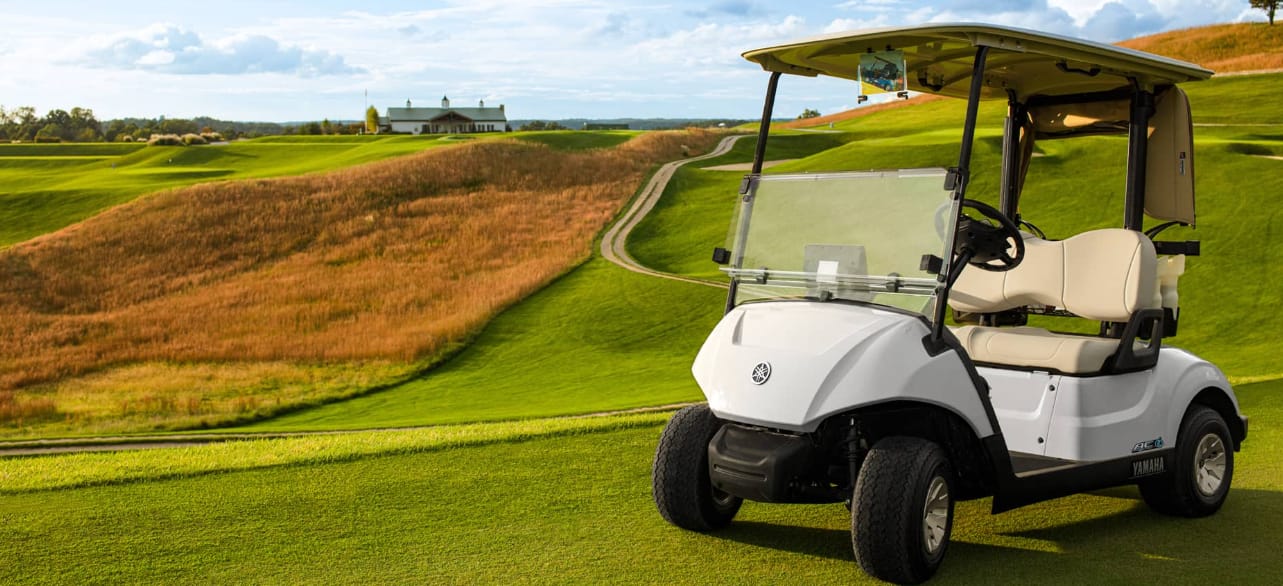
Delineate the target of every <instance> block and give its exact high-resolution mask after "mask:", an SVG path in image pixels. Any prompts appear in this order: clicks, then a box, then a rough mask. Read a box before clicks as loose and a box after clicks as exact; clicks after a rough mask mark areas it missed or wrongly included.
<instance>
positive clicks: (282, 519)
mask: <svg viewBox="0 0 1283 586" xmlns="http://www.w3.org/2000/svg"><path fill="white" fill-rule="evenodd" d="M1240 399H1241V401H1242V403H1243V408H1244V410H1245V411H1246V412H1247V413H1248V414H1249V415H1251V417H1252V430H1251V435H1250V436H1249V438H1248V441H1247V442H1246V444H1245V447H1244V451H1242V452H1240V453H1238V454H1237V457H1236V470H1235V480H1234V489H1233V491H1232V492H1231V493H1230V496H1229V500H1228V501H1227V502H1226V504H1225V506H1224V508H1223V509H1222V510H1221V511H1220V512H1219V513H1217V514H1216V515H1214V516H1212V517H1208V518H1205V519H1177V518H1170V517H1164V516H1160V515H1157V514H1155V513H1152V512H1150V511H1149V510H1148V509H1147V508H1146V507H1145V506H1144V504H1143V503H1141V502H1140V501H1139V500H1138V495H1137V492H1136V490H1135V489H1134V488H1130V487H1125V488H1118V489H1111V490H1107V491H1101V492H1098V493H1094V494H1086V495H1077V496H1071V497H1067V498H1064V499H1059V500H1055V501H1050V502H1046V503H1041V504H1037V505H1033V506H1029V507H1026V508H1023V509H1018V510H1016V511H1012V512H1008V513H1004V514H1002V515H998V516H991V515H990V514H989V511H988V507H989V501H988V499H984V500H979V501H971V502H966V503H960V504H959V505H958V507H957V512H956V517H955V524H954V528H953V543H952V546H951V548H950V553H949V557H948V559H947V560H946V562H945V564H944V566H943V567H942V568H941V570H940V572H939V574H937V576H936V579H935V581H934V582H933V583H938V584H955V583H957V584H992V583H995V582H1001V583H1062V584H1063V583H1092V584H1097V583H1110V584H1135V583H1197V582H1212V583H1233V584H1270V583H1276V579H1277V577H1278V576H1279V575H1280V572H1283V560H1280V558H1279V557H1278V554H1277V552H1276V551H1275V548H1273V547H1272V546H1271V545H1270V544H1271V541H1270V538H1269V537H1268V536H1270V535H1273V534H1274V532H1275V525H1276V523H1277V520H1278V519H1279V518H1281V517H1283V480H1281V478H1283V475H1280V471H1281V468H1283V458H1280V456H1279V455H1278V454H1279V452H1280V451H1279V448H1280V447H1283V445H1280V442H1283V433H1280V431H1279V430H1280V429H1283V428H1281V427H1280V426H1283V382H1280V381H1274V382H1269V383H1260V384H1257V385H1252V386H1245V387H1243V388H1241V389H1240ZM664 416H665V415H664V414H648V415H633V416H624V417H620V418H618V419H617V420H615V421H610V420H602V421H601V422H599V421H597V420H596V419H584V420H570V422H571V423H567V424H565V425H570V426H575V425H580V424H581V423H580V422H584V423H582V425H584V427H582V428H579V429H578V430H574V431H572V430H564V431H560V432H553V433H548V434H541V433H540V432H538V431H533V432H531V433H530V435H529V436H526V437H508V438H505V439H500V438H493V440H481V441H476V442H469V441H458V442H456V443H453V444H449V443H447V444H445V445H437V446H435V447H433V446H429V445H427V444H424V445H422V446H420V447H416V448H404V447H402V446H396V447H391V446H384V447H379V448H375V449H372V450H369V451H366V452H363V453H362V455H361V456H357V457H356V459H353V458H352V457H349V456H343V457H337V458H334V459H332V460H330V459H327V457H325V456H319V455H318V456H317V458H316V459H315V460H313V461H316V460H319V461H320V462H321V463H316V464H314V465H281V464H268V466H269V467H266V468H256V469H249V470H240V471H234V472H228V473H222V474H209V473H203V474H201V475H198V476H190V475H188V474H176V475H175V476H178V477H177V478H172V479H169V480H159V481H154V482H146V483H142V482H138V481H139V480H141V478H133V479H124V482H126V483H125V484H119V485H105V486H94V487H88V488H78V489H64V490H53V491H49V490H37V491H34V492H16V493H15V492H12V491H11V492H10V494H8V495H6V496H5V497H4V498H3V499H0V532H2V534H0V555H3V556H4V558H5V560H6V563H5V564H3V565H0V583H22V584H66V583H90V582H95V583H96V582H113V583H132V582H147V583H167V582H188V583H190V582H193V581H196V582H218V583H245V582H253V583H273V584H276V583H290V584H311V583H415V584H465V583H467V584H472V583H497V582H505V583H537V584H550V583H558V584H564V583H576V584H583V583H681V584H712V583H719V584H725V583H766V582H770V583H777V582H788V583H799V584H802V583H820V582H821V581H823V582H842V583H872V581H871V580H870V579H869V578H868V577H867V576H865V575H864V574H862V573H861V572H860V571H859V569H858V567H857V566H856V564H855V563H854V560H853V557H852V553H851V547H850V541H849V535H848V523H849V519H850V517H849V514H848V513H847V512H846V511H845V510H844V509H843V508H842V506H841V505H836V504H833V505H766V504H757V503H746V504H745V506H744V508H743V510H742V511H741V512H740V514H739V516H738V517H737V519H736V521H735V522H734V523H733V524H732V525H731V526H730V527H729V528H727V529H726V530H723V531H719V532H716V533H712V534H707V535H703V534H697V533H691V532H687V531H682V530H679V529H677V528H674V527H672V526H670V525H668V524H666V523H665V522H664V521H663V520H662V519H661V518H660V516H659V514H658V513H657V512H656V511H655V508H654V505H653V503H652V501H651V496H650V476H649V474H650V464H651V460H652V458H653V454H654V449H655V444H656V442H657V440H658V435H659V431H660V426H661V423H662V420H663V419H664ZM563 421H564V420H563ZM559 424H560V422H559ZM504 425H522V424H504ZM530 425H534V426H539V425H545V424H544V423H539V422H530ZM594 426H599V427H594ZM484 427H485V426H476V427H474V428H473V429H482V428H484ZM509 429H514V428H509ZM386 433H387V432H362V433H359V434H353V435H350V436H340V437H341V438H342V439H339V440H336V441H341V442H345V443H346V444H348V445H363V444H365V443H366V442H369V443H370V444H373V443H375V442H376V441H378V440H376V439H375V438H380V437H384V436H385V435H386ZM394 433H404V432H394ZM499 435H502V434H499ZM514 439H520V440H522V441H513V440H514ZM314 441H316V439H315V438H310V437H309V438H298V439H287V440H271V441H259V442H240V443H235V444H223V445H219V446H207V447H203V448H191V449H190V450H192V452H191V454H193V455H191V456H190V457H189V456H184V457H183V458H182V459H184V460H187V459H197V458H198V457H197V456H195V455H194V453H195V452H202V453H204V454H207V455H208V460H209V461H211V462H219V461H230V460H231V458H232V457H233V455H234V454H235V453H237V452H238V451H239V452H242V453H253V452H259V451H261V452H263V453H265V454H277V455H282V457H285V456H288V455H289V454H291V453H293V452H294V451H295V450H294V449H293V448H291V447H290V443H291V442H294V443H295V444H296V445H298V446H302V445H303V444H305V443H310V442H314ZM299 449H300V450H301V448H299ZM221 450H227V451H226V452H224V451H221ZM407 452H408V453H407ZM157 454H158V455H157V456H153V457H156V458H158V459H159V458H160V455H159V453H157ZM375 454H387V455H384V456H382V457H368V456H373V455H375ZM141 457H145V455H143V454H138V453H131V454H99V455H94V457H92V458H91V457H88V456H53V457H47V458H34V459H19V460H0V470H5V472H6V474H8V475H9V476H8V477H10V478H11V477H13V474H14V471H15V470H16V468H15V467H19V466H30V465H33V464H32V463H39V462H42V461H46V460H47V461H49V463H47V464H41V465H42V466H44V467H45V468H49V469H54V468H58V469H73V470H74V469H77V468H95V467H97V468H102V467H104V466H105V465H104V464H103V461H104V460H111V459H113V458H115V459H122V460H128V459H135V458H141ZM259 457H267V456H259ZM301 463H305V462H299V464H301ZM160 464H161V462H157V465H160ZM228 469H235V468H233V467H230V466H229V467H228ZM163 472H164V470H163V469H162V473H163ZM153 476H154V474H153ZM3 477H4V476H0V478H3Z"/></svg>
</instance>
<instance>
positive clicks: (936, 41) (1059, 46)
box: [744, 24, 1212, 101]
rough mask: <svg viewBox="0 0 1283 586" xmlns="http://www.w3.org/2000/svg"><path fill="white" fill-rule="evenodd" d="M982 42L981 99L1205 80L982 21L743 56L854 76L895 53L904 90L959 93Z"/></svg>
mask: <svg viewBox="0 0 1283 586" xmlns="http://www.w3.org/2000/svg"><path fill="white" fill-rule="evenodd" d="M979 46H988V47H990V53H989V58H988V65H987V66H986V69H985V80H984V81H985V84H984V85H985V88H984V93H983V95H982V97H983V98H984V99H1002V100H1006V99H1007V98H1008V95H1007V91H1008V90H1014V91H1015V92H1016V96H1017V98H1018V99H1020V100H1022V101H1023V100H1026V99H1028V98H1030V97H1033V96H1068V95H1078V94H1098V93H1100V92H1112V91H1114V90H1127V89H1130V88H1131V81H1130V79H1133V78H1134V79H1135V80H1136V81H1137V82H1138V83H1139V84H1140V85H1141V86H1142V87H1144V88H1146V89H1150V90H1152V89H1153V88H1156V87H1162V86H1170V85H1173V84H1176V83H1180V82H1185V81H1195V80H1202V79H1207V78H1209V77H1211V76H1212V72H1211V71H1209V70H1207V69H1203V68H1202V67H1199V66H1197V65H1194V64H1191V63H1186V62H1184V61H1177V60H1175V59H1168V58H1166V57H1159V56H1157V55H1151V54H1149V53H1144V52H1141V51H1135V50H1132V49H1126V48H1123V47H1116V46H1113V45H1106V44H1104V43H1096V42H1092V41H1085V40H1081V39H1072V38H1068V37H1062V36H1059V35H1051V34H1047V33H1040V32H1035V31H1030V30H1024V29H1018V28H1009V27H1002V26H994V25H987V24H928V25H921V26H909V27H893V28H880V29H868V30H862V31H853V32H845V33H837V34H831V35H824V36H819V37H813V38H809V39H804V40H800V41H795V42H791V43H786V44H783V45H777V46H774V47H766V48H762V49H756V50H753V51H748V52H746V53H744V58H745V59H748V60H749V61H752V62H754V63H757V64H759V65H761V66H762V68H763V69H765V70H767V71H772V72H781V73H789V74H795V75H805V76H812V77H813V76H816V75H828V76H832V77H840V78H845V79H851V80H855V79H858V77H859V67H860V59H859V58H858V56H859V55H860V54H864V53H871V52H879V51H888V50H898V51H903V53H904V57H905V65H906V66H907V76H906V77H907V80H906V81H907V82H908V87H909V89H910V90H913V91H917V92H923V93H930V94H939V95H945V96H952V97H957V98H964V99H965V98H966V97H967V94H968V89H969V85H970V79H971V75H972V63H973V62H974V59H975V54H976V47H979Z"/></svg>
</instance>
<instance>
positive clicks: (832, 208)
mask: <svg viewBox="0 0 1283 586" xmlns="http://www.w3.org/2000/svg"><path fill="white" fill-rule="evenodd" d="M944 180H945V170H944V169H905V170H899V171H872V172H861V173H824V174H807V175H768V176H763V177H756V178H754V179H753V181H752V183H751V184H750V187H749V195H747V196H745V197H743V198H741V202H740V208H739V210H738V213H737V214H736V219H735V222H734V225H733V226H732V233H731V240H732V241H731V246H730V249H731V251H732V254H733V256H732V259H733V261H732V264H731V266H730V267H728V268H725V269H723V270H725V271H726V272H728V273H729V274H730V275H731V277H732V278H734V279H736V280H737V281H738V285H737V289H736V296H735V303H736V304H739V303H743V302H746V301H755V300H767V299H784V298H793V299H813V300H820V301H830V300H848V301H858V302H865V303H874V304H880V305H889V306H894V307H899V308H901V309H907V310H910V311H915V312H919V313H923V314H925V315H928V316H929V315H930V312H931V309H932V304H933V302H934V300H935V293H936V278H935V277H934V276H933V275H931V274H928V273H927V272H926V271H924V270H922V269H921V268H920V267H921V262H922V257H923V255H935V256H937V257H941V258H944V256H945V255H944V250H945V244H944V243H945V242H946V241H947V239H948V236H949V234H948V231H950V230H952V222H949V221H947V220H948V219H949V218H952V217H954V216H953V212H952V205H953V204H952V199H951V198H950V193H949V192H948V191H945V189H944Z"/></svg>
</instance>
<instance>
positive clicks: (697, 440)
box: [651, 404, 744, 532]
mask: <svg viewBox="0 0 1283 586" xmlns="http://www.w3.org/2000/svg"><path fill="white" fill-rule="evenodd" d="M721 428H722V421H721V420H719V419H718V418H717V417H716V416H714V415H713V412H712V411H711V410H710V409H709V408H708V405H704V404H700V405H691V406H689V407H686V408H684V409H682V410H681V411H678V412H677V413H675V414H674V415H673V418H672V419H670V420H668V425H667V426H665V427H664V433H663V435H661V436H660V438H659V447H657V448H656V449H655V465H654V467H653V468H652V469H651V490H652V493H653V494H654V497H655V506H656V507H658V508H659V514H660V515H663V517H664V519H665V520H667V521H668V522H669V523H672V524H673V525H676V526H678V527H681V528H682V529H689V530H691V531H700V532H704V531H712V530H714V529H720V528H722V527H725V526H727V525H729V524H730V522H731V519H734V518H735V514H736V513H738V512H739V510H740V505H741V504H743V503H744V499H741V498H739V497H737V496H733V495H730V494H728V493H725V492H722V491H720V490H717V489H716V488H713V483H712V481H711V480H710V479H709V477H708V443H709V442H710V441H711V440H712V439H713V436H714V435H716V434H717V431H718V430H719V429H721Z"/></svg>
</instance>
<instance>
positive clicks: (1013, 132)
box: [1001, 90, 1029, 225]
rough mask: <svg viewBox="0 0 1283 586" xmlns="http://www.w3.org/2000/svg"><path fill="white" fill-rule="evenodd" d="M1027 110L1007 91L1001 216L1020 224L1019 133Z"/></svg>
mask: <svg viewBox="0 0 1283 586" xmlns="http://www.w3.org/2000/svg"><path fill="white" fill-rule="evenodd" d="M1028 112H1029V111H1028V109H1027V108H1025V105H1024V104H1022V103H1020V100H1019V99H1017V98H1016V92H1015V91H1013V90H1007V121H1006V122H1007V123H1006V125H1005V126H1004V127H1003V132H1002V186H1001V192H1002V202H1001V204H1002V208H1001V209H1002V215H1004V216H1007V217H1008V218H1011V221H1012V222H1015V223H1016V224H1017V225H1019V224H1020V166H1021V161H1020V132H1021V129H1023V128H1024V121H1025V118H1026V117H1027V116H1028Z"/></svg>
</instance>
